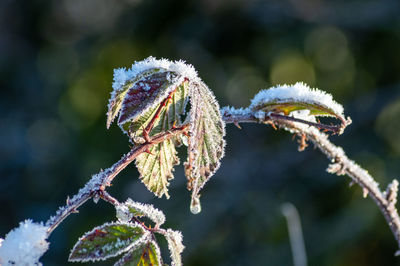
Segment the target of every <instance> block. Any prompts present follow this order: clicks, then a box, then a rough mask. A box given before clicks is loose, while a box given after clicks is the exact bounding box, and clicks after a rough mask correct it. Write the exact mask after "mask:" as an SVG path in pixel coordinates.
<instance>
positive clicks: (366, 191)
mask: <svg viewBox="0 0 400 266" xmlns="http://www.w3.org/2000/svg"><path fill="white" fill-rule="evenodd" d="M367 196H368V189H366V188H363V197H364V198H366V197H367Z"/></svg>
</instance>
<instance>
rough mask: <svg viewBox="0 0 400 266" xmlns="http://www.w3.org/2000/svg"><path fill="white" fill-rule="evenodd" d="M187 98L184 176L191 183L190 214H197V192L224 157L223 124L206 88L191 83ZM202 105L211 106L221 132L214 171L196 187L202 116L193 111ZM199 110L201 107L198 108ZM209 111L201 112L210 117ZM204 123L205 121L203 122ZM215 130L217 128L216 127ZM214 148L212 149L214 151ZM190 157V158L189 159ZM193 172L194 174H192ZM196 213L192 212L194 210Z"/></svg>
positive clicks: (209, 91) (201, 83)
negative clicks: (199, 130) (186, 144)
mask: <svg viewBox="0 0 400 266" xmlns="http://www.w3.org/2000/svg"><path fill="white" fill-rule="evenodd" d="M189 97H190V104H191V109H190V113H189V115H188V119H189V123H190V126H189V143H188V144H189V145H188V158H187V161H186V163H185V175H186V176H187V177H188V178H189V181H188V182H192V181H194V183H193V186H192V196H191V198H192V200H191V211H192V213H198V212H200V210H201V207H200V201H199V197H200V195H199V191H200V190H201V189H202V188H203V187H204V185H205V184H206V183H207V181H208V180H209V179H210V178H211V177H212V176H213V175H214V173H215V172H216V171H217V170H218V168H219V167H220V164H221V159H222V158H223V157H224V155H225V145H226V142H225V139H224V136H225V133H226V132H225V122H224V121H223V120H222V116H221V113H220V106H219V103H218V101H217V100H216V99H215V96H214V94H213V92H212V91H211V90H210V89H209V88H208V86H207V85H206V84H205V83H204V82H202V81H199V82H192V84H191V85H190V90H189ZM204 97H209V98H208V99H205V98H204ZM202 104H208V105H209V107H210V106H211V107H212V106H213V105H214V106H213V107H214V109H215V110H213V111H214V114H213V115H215V117H216V118H217V123H218V124H219V126H220V130H221V134H220V135H219V136H218V137H219V138H220V139H219V141H218V142H219V147H218V145H217V146H216V147H218V148H220V150H217V152H220V155H219V156H218V155H217V157H218V158H217V162H216V163H215V165H214V169H212V170H211V171H210V172H209V174H208V176H205V177H204V180H203V181H202V183H201V184H200V185H198V182H199V179H200V178H201V173H200V171H198V170H197V169H196V168H195V167H194V168H193V162H196V160H197V157H198V149H196V148H198V146H196V145H197V144H198V143H197V140H196V138H195V137H196V124H195V122H196V121H203V122H204V116H203V117H200V116H201V112H200V111H198V110H194V109H195V106H196V105H202ZM199 108H201V107H199ZM210 111H211V112H212V108H206V110H205V111H203V114H204V113H205V114H207V115H210ZM205 122H206V121H205ZM216 128H217V126H216ZM207 130H210V128H207ZM205 135H206V134H205ZM205 135H204V136H203V141H204V137H205ZM216 147H213V148H214V149H216ZM191 156H192V157H191ZM187 169H191V170H187ZM193 172H194V174H192V173H193ZM193 207H195V208H193ZM195 209H196V210H197V211H194V210H195Z"/></svg>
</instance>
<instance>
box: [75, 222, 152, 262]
mask: <svg viewBox="0 0 400 266" xmlns="http://www.w3.org/2000/svg"><path fill="white" fill-rule="evenodd" d="M109 225H126V226H129V227H135V228H141V229H142V230H143V231H142V232H143V235H142V236H141V237H139V238H138V239H137V240H135V241H133V242H132V243H130V244H129V245H127V246H126V247H125V248H123V249H120V250H119V251H118V252H116V253H115V254H112V255H106V256H104V257H97V258H82V259H81V258H72V253H73V252H74V251H75V249H76V248H77V246H78V245H79V244H80V243H81V242H82V240H83V239H84V238H85V237H86V236H87V235H89V234H91V233H93V232H94V231H95V230H101V229H102V228H103V227H104V226H109ZM149 238H150V233H149V232H148V231H146V230H145V229H144V228H143V226H142V225H141V224H139V223H136V222H135V223H131V222H110V223H104V224H102V225H99V226H96V227H94V228H93V229H92V230H91V231H88V232H86V233H84V234H83V235H82V236H81V237H80V238H79V239H78V241H77V242H76V243H75V245H74V247H73V248H72V249H71V251H70V254H69V256H68V261H70V262H88V261H92V262H95V261H103V260H107V259H108V258H112V257H116V256H119V255H121V254H122V253H125V252H127V251H128V250H130V249H132V248H135V247H136V246H138V245H141V244H142V243H143V242H146V241H147V239H149Z"/></svg>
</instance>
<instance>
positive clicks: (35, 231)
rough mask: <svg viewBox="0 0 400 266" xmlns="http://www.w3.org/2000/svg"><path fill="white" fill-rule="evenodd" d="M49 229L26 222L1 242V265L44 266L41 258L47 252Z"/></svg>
mask: <svg viewBox="0 0 400 266" xmlns="http://www.w3.org/2000/svg"><path fill="white" fill-rule="evenodd" d="M47 229H48V227H46V226H44V225H42V224H38V223H33V222H32V221H31V220H25V221H24V222H21V223H20V224H19V227H18V228H15V229H13V230H12V231H10V232H9V233H8V234H7V235H6V238H5V239H4V240H3V241H0V265H42V264H41V263H40V262H39V259H40V257H41V256H42V255H43V254H44V253H45V252H46V250H47V249H48V247H49V243H48V242H47V241H46V238H47Z"/></svg>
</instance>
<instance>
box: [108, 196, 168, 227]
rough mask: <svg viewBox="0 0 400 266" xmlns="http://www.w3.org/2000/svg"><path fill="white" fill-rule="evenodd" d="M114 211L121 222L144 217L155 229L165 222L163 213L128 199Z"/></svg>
mask: <svg viewBox="0 0 400 266" xmlns="http://www.w3.org/2000/svg"><path fill="white" fill-rule="evenodd" d="M116 209H117V217H118V219H120V220H122V221H129V220H131V219H132V218H133V217H143V216H146V217H147V218H149V219H150V220H152V221H153V222H154V223H155V224H156V227H158V226H160V225H162V224H163V223H164V222H165V215H164V213H163V212H162V211H160V210H159V209H157V208H154V206H153V205H151V204H143V203H139V202H135V201H133V200H131V199H128V200H127V201H126V202H125V203H122V204H120V205H118V206H117V207H116Z"/></svg>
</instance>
